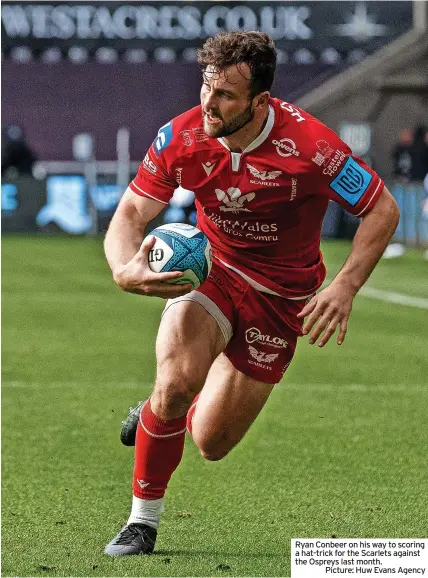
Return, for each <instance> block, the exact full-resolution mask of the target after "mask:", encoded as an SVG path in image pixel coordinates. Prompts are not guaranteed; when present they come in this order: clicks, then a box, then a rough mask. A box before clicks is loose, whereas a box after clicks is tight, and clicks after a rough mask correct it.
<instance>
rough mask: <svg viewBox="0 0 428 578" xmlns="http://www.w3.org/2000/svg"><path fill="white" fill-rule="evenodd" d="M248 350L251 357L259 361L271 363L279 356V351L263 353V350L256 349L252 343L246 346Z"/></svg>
mask: <svg viewBox="0 0 428 578" xmlns="http://www.w3.org/2000/svg"><path fill="white" fill-rule="evenodd" d="M248 351H249V352H250V355H251V357H252V358H254V359H255V360H256V361H258V362H259V363H261V362H262V361H264V362H265V363H272V361H275V359H276V358H277V357H278V356H279V353H265V352H264V351H258V350H257V349H256V348H255V347H253V346H252V345H249V346H248Z"/></svg>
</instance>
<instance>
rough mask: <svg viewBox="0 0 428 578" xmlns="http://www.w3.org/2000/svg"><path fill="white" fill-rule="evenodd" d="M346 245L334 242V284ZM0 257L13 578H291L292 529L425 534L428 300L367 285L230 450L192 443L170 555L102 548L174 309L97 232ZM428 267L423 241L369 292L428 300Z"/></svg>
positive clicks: (6, 561)
mask: <svg viewBox="0 0 428 578" xmlns="http://www.w3.org/2000/svg"><path fill="white" fill-rule="evenodd" d="M348 250H349V244H347V243H343V242H330V243H324V245H323V252H324V254H325V258H326V262H327V264H328V266H329V276H330V277H331V276H332V275H334V273H335V272H336V271H337V270H338V268H339V267H340V265H341V263H342V262H343V260H344V258H345V255H346V253H347V251H348ZM2 253H3V385H2V417H3V419H2V442H3V443H2V449H3V451H2V498H3V507H2V575H3V576H288V575H289V573H290V563H289V562H290V561H289V555H290V538H292V537H331V536H337V537H349V538H350V537H367V538H370V537H390V538H392V537H407V538H410V537H424V536H427V520H428V500H427V488H428V470H427V462H426V451H427V447H428V419H427V418H428V347H427V335H428V311H427V310H426V309H425V310H424V309H418V308H416V307H410V306H402V305H394V304H391V303H387V302H383V301H378V300H373V299H369V298H367V297H364V296H358V297H357V299H356V301H355V305H354V310H353V314H352V318H351V322H350V327H349V332H348V336H347V339H346V341H345V343H344V345H343V346H342V347H338V346H337V345H336V344H335V343H329V344H328V345H327V346H326V347H325V348H324V349H319V348H317V347H316V346H310V345H309V344H308V342H307V339H302V340H301V342H300V344H299V346H298V349H297V354H296V358H295V361H294V363H293V364H292V366H291V367H290V369H289V371H288V372H287V376H286V378H285V379H284V381H283V382H282V383H281V384H280V385H279V386H277V388H276V389H275V390H274V393H273V394H272V396H271V399H270V400H269V402H268V404H267V406H266V408H265V409H264V410H263V412H262V413H261V415H260V417H259V418H258V420H257V421H256V423H255V424H254V426H253V427H252V429H251V431H250V432H249V433H248V435H247V436H246V437H245V439H244V440H243V442H242V443H241V444H240V445H239V446H238V447H237V448H236V449H235V450H234V451H233V452H232V453H231V454H230V455H229V456H228V457H227V458H225V459H224V460H223V461H221V462H217V463H209V462H205V461H204V460H203V459H202V458H201V457H200V456H199V454H198V452H197V450H196V448H195V447H194V445H193V443H192V441H191V439H188V440H187V442H186V451H185V456H184V459H183V462H182V464H181V466H180V468H179V469H178V470H177V472H176V473H175V474H174V476H173V479H172V481H171V484H170V488H169V491H168V494H167V499H166V512H165V514H164V515H163V518H162V522H161V527H160V532H159V538H158V543H157V550H156V554H154V555H153V556H151V557H137V558H135V557H131V558H122V559H111V558H108V557H106V556H104V555H103V548H104V545H105V544H106V543H107V542H108V541H109V540H110V539H111V538H112V537H113V536H114V535H115V534H116V532H117V531H118V530H119V528H120V527H121V525H122V524H123V523H124V522H125V521H126V519H127V516H128V511H129V504H130V497H131V472H132V462H133V452H132V449H130V448H124V447H123V446H121V445H120V442H119V437H118V432H119V428H120V421H121V419H122V418H123V417H124V415H125V414H126V412H127V409H128V406H130V405H133V404H135V403H136V402H137V401H138V400H139V399H143V398H144V397H145V396H147V394H148V393H149V391H150V388H151V383H152V381H153V378H154V374H155V366H154V339H155V334H156V329H157V325H158V322H159V317H160V314H161V310H162V306H163V302H162V301H161V300H159V299H149V298H143V297H138V296H134V295H127V294H124V293H122V292H120V291H119V290H118V289H117V288H116V287H115V286H114V284H113V281H112V280H111V277H110V273H109V271H108V268H107V265H106V263H105V261H104V259H103V253H102V241H101V239H80V238H79V239H70V238H58V237H57V238H54V237H51V238H48V237H13V236H12V237H4V238H3V250H2ZM427 269H428V264H427V262H426V261H424V260H423V258H422V254H421V253H417V252H415V251H409V252H408V253H407V254H406V256H405V257H404V258H402V259H398V260H393V261H392V260H391V261H382V262H381V264H380V266H379V267H378V269H377V270H376V271H375V273H374V274H373V276H372V278H371V279H370V282H369V285H370V286H372V287H375V288H378V289H383V290H389V291H395V292H402V293H406V294H407V295H413V296H419V297H422V298H425V299H426V298H428V285H427V282H426V279H427Z"/></svg>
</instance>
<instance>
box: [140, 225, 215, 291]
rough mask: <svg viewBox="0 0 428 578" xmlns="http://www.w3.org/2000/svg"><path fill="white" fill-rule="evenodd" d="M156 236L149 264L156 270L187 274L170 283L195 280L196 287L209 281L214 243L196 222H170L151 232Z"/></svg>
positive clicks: (193, 284)
mask: <svg viewBox="0 0 428 578" xmlns="http://www.w3.org/2000/svg"><path fill="white" fill-rule="evenodd" d="M150 235H152V236H154V237H155V238H156V241H155V244H154V245H153V248H152V249H151V250H150V253H149V267H150V269H151V270H152V271H155V272H156V273H166V272H170V271H182V272H183V273H184V275H183V277H180V279H173V280H172V281H170V283H173V284H183V283H191V284H192V286H193V289H196V288H197V287H199V285H200V284H201V283H203V282H204V281H205V279H206V278H207V277H208V274H209V272H210V271H211V265H212V255H211V245H210V242H209V241H208V239H207V237H206V236H205V235H204V233H202V231H200V230H199V229H197V228H196V227H193V226H192V225H186V224H184V223H169V224H168V225H161V226H160V227H157V228H156V229H153V231H151V233H150Z"/></svg>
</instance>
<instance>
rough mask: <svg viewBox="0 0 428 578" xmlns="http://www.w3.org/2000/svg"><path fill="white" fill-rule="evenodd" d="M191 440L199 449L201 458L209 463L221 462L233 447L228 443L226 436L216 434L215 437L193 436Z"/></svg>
mask: <svg viewBox="0 0 428 578" xmlns="http://www.w3.org/2000/svg"><path fill="white" fill-rule="evenodd" d="M193 440H194V442H195V443H196V445H197V447H198V448H199V451H200V454H201V456H202V457H203V458H204V459H205V460H208V461H210V462H218V461H219V460H222V459H223V458H224V457H225V456H227V454H228V453H229V452H230V450H231V449H232V447H233V444H231V443H229V441H228V439H227V436H225V435H224V434H223V435H222V434H217V435H216V436H212V437H210V436H207V437H205V436H203V437H202V436H201V437H199V438H198V436H196V437H195V436H193Z"/></svg>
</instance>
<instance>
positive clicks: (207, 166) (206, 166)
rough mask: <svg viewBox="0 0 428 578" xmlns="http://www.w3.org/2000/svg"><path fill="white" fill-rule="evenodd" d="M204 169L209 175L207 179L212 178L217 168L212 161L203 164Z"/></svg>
mask: <svg viewBox="0 0 428 578" xmlns="http://www.w3.org/2000/svg"><path fill="white" fill-rule="evenodd" d="M202 167H203V169H204V171H205V172H206V174H207V177H209V176H210V174H211V173H212V172H213V169H214V167H215V163H211V162H210V161H207V162H206V163H202Z"/></svg>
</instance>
